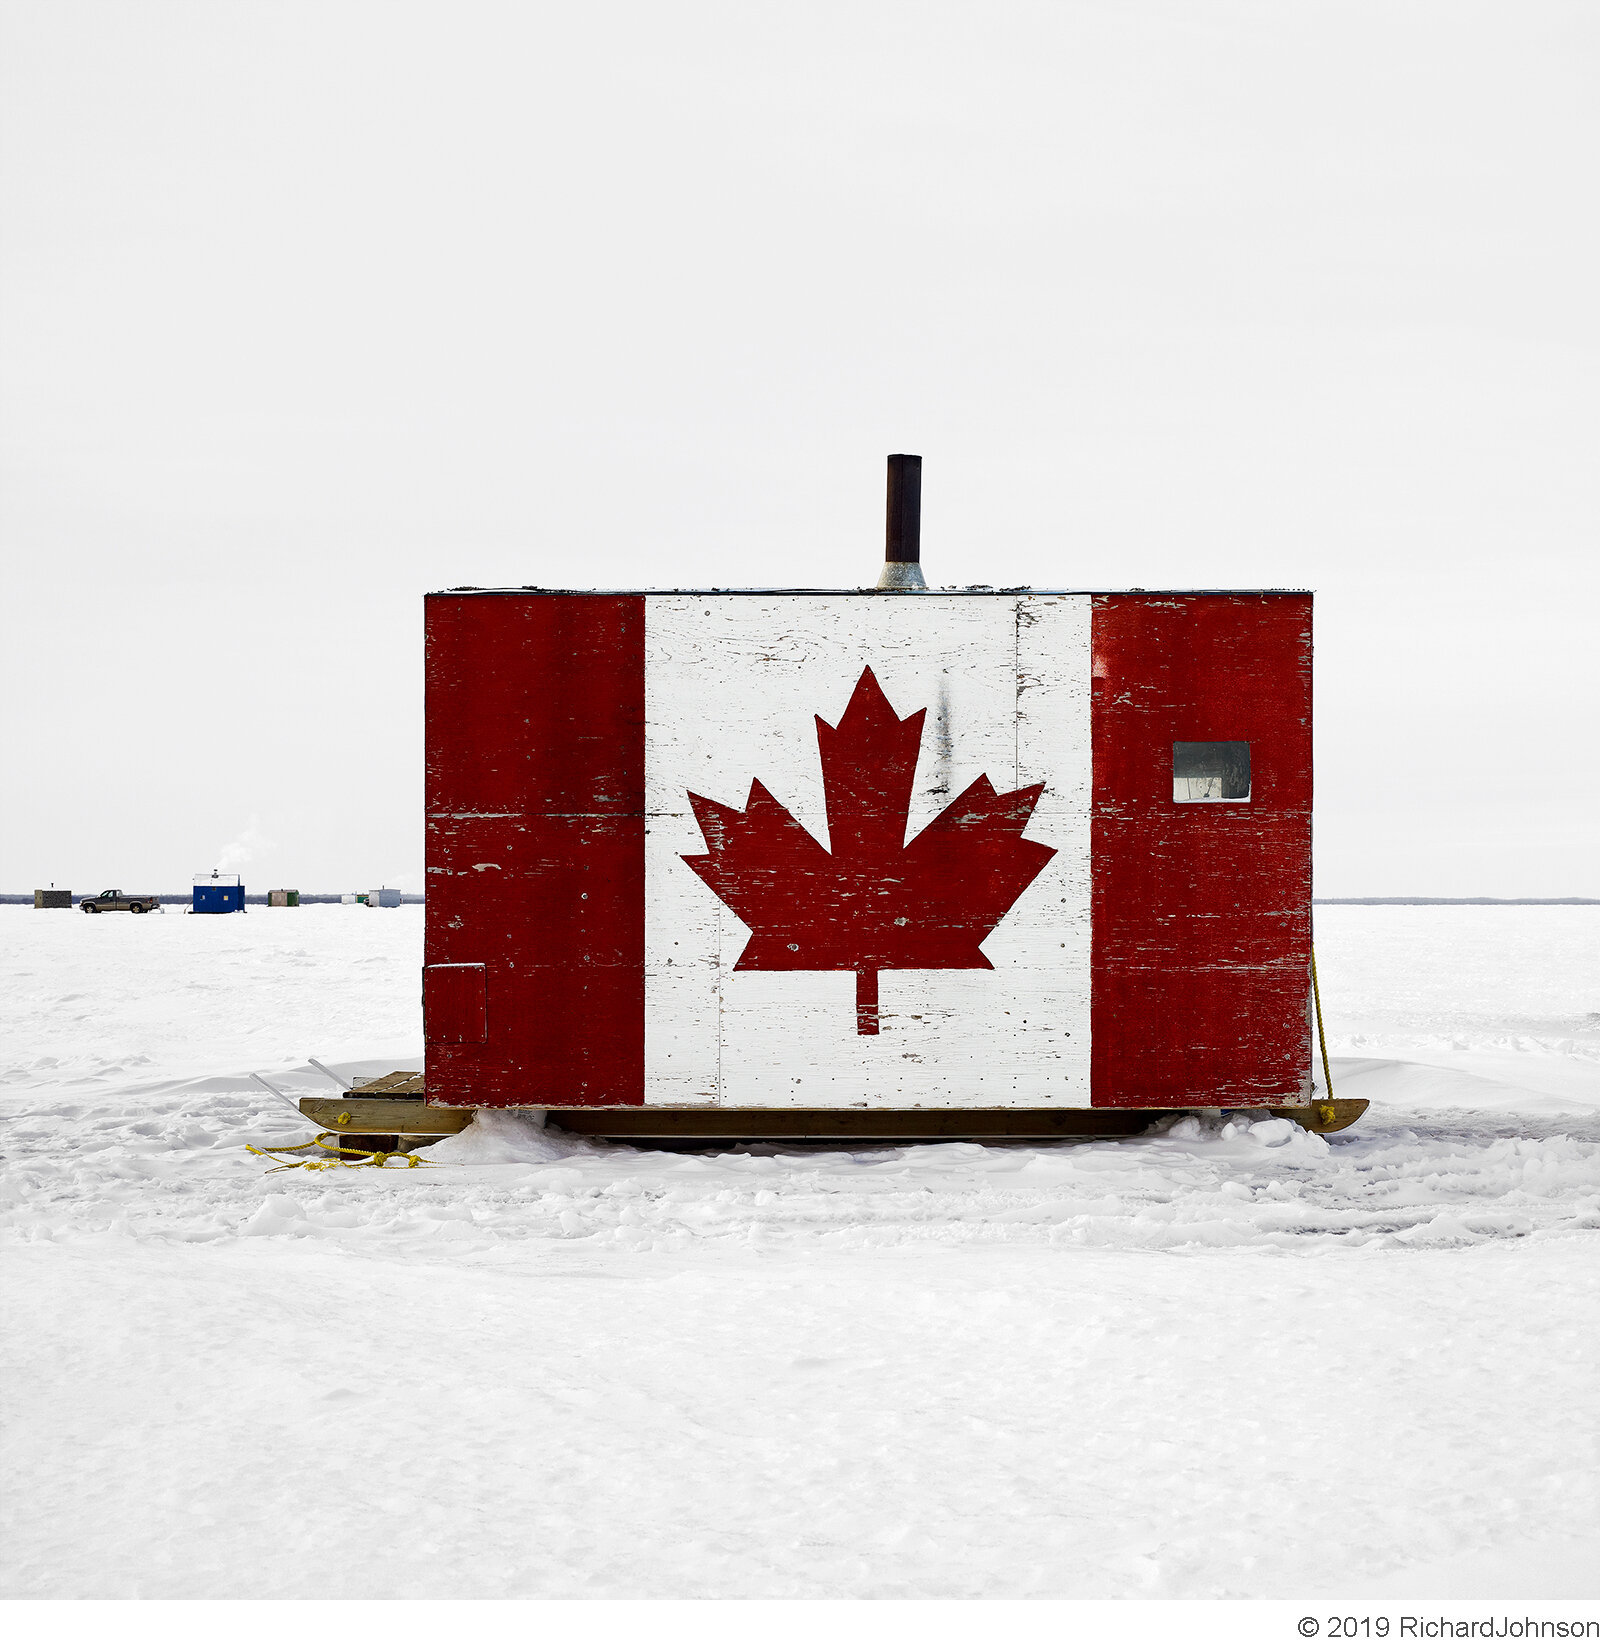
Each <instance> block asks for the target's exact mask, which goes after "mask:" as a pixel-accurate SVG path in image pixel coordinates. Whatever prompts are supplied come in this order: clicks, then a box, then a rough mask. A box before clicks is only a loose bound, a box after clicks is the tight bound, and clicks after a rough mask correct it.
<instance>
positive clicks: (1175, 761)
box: [1172, 739, 1250, 802]
mask: <svg viewBox="0 0 1600 1650" xmlns="http://www.w3.org/2000/svg"><path fill="white" fill-rule="evenodd" d="M1172 800H1173V801H1174V802H1248V801H1249V800H1250V744H1249V741H1248V740H1244V739H1222V740H1210V741H1206V742H1199V741H1194V740H1189V741H1185V740H1174V741H1173V745H1172Z"/></svg>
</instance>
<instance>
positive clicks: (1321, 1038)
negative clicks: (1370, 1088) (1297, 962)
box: [1311, 946, 1333, 1123]
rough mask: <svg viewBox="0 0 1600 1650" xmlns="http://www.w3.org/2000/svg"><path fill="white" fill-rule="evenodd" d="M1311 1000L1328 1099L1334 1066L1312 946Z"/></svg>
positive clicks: (1315, 952) (1331, 1089)
mask: <svg viewBox="0 0 1600 1650" xmlns="http://www.w3.org/2000/svg"><path fill="white" fill-rule="evenodd" d="M1311 1001H1312V1002H1313V1003H1314V1004H1315V1005H1316V1010H1317V1041H1318V1043H1320V1044H1321V1045H1322V1080H1323V1082H1324V1083H1325V1084H1326V1085H1327V1088H1328V1099H1329V1100H1332V1099H1333V1068H1332V1067H1331V1066H1329V1064H1328V1037H1327V1033H1326V1032H1325V1031H1323V1029H1322V993H1321V992H1320V991H1319V990H1318V989H1317V950H1316V947H1315V946H1313V947H1312V948H1311ZM1323 1121H1324V1122H1326V1123H1331V1122H1332V1121H1333V1119H1332V1118H1331V1117H1328V1118H1324V1119H1323Z"/></svg>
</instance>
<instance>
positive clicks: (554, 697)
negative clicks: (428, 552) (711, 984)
mask: <svg viewBox="0 0 1600 1650" xmlns="http://www.w3.org/2000/svg"><path fill="white" fill-rule="evenodd" d="M426 631H427V773H428V778H427V788H428V795H427V813H428V872H427V899H428V905H427V943H426V957H425V960H426V963H427V964H428V965H429V966H430V967H431V966H435V965H438V964H442V963H482V964H484V965H485V981H486V990H485V999H486V1005H487V1006H486V1015H485V1036H484V1040H483V1041H481V1042H472V1041H453V1040H445V1039H444V1038H443V1037H441V1038H439V1039H437V1040H436V1039H435V1038H434V1037H433V1035H432V1032H431V1031H430V1033H429V1041H428V1054H427V1091H428V1099H429V1101H430V1102H432V1103H433V1104H437V1105H448V1106H555V1105H561V1106H582V1105H613V1106H614V1105H637V1104H639V1103H640V1102H641V1101H642V1099H643V1094H644V598H643V597H642V596H600V595H595V596H587V595H584V596H556V595H534V594H524V593H521V592H494V593H485V594H480V595H463V596H455V595H438V596H429V597H428V598H427V603H426ZM441 1029H443V1025H442V1022H441Z"/></svg>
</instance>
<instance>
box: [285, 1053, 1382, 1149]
mask: <svg viewBox="0 0 1600 1650" xmlns="http://www.w3.org/2000/svg"><path fill="white" fill-rule="evenodd" d="M1366 1109H1367V1102H1366V1101H1365V1100H1322V1101H1313V1102H1312V1103H1311V1104H1310V1105H1306V1106H1274V1107H1272V1108H1270V1110H1264V1111H1263V1112H1262V1115H1263V1116H1270V1117H1286V1118H1288V1119H1289V1121H1290V1122H1292V1123H1298V1124H1299V1125H1300V1126H1301V1128H1303V1129H1308V1130H1310V1131H1311V1132H1312V1133H1313V1134H1336V1133H1338V1131H1339V1130H1340V1129H1347V1128H1349V1126H1350V1125H1351V1124H1352V1123H1354V1122H1355V1121H1356V1119H1357V1118H1359V1117H1360V1116H1361V1115H1362V1114H1363V1113H1364V1112H1365V1111H1366ZM300 1110H301V1111H302V1112H304V1113H305V1115H306V1116H307V1117H308V1118H310V1119H311V1121H312V1122H314V1123H315V1124H317V1126H318V1127H319V1128H323V1129H327V1130H329V1131H330V1132H332V1133H335V1134H338V1135H339V1136H340V1137H341V1139H342V1140H343V1141H345V1143H346V1144H349V1145H356V1144H357V1143H358V1142H363V1143H364V1142H367V1141H380V1140H384V1141H387V1142H388V1144H382V1145H370V1146H369V1145H366V1144H362V1145H361V1146H360V1149H361V1150H370V1151H395V1150H405V1149H407V1147H408V1146H416V1145H420V1144H424V1143H428V1142H432V1141H435V1140H440V1139H443V1138H444V1137H445V1136H446V1135H451V1134H459V1133H460V1132H461V1130H462V1129H464V1128H465V1127H466V1126H467V1124H468V1123H470V1122H471V1121H472V1119H473V1115H474V1113H473V1112H472V1111H470V1110H467V1109H465V1108H456V1107H446V1106H430V1105H427V1104H426V1103H425V1101H424V1097H423V1078H422V1073H421V1072H420V1071H393V1072H390V1073H389V1075H388V1076H387V1077H378V1078H375V1079H374V1080H373V1081H371V1082H370V1083H360V1084H357V1085H356V1086H355V1087H354V1088H350V1089H346V1090H345V1092H344V1095H343V1096H342V1097H341V1098H340V1099H337V1100H333V1099H323V1098H320V1097H312V1098H308V1099H305V1100H302V1101H301V1102H300ZM545 1115H546V1117H547V1118H548V1119H549V1121H551V1122H552V1123H556V1124H558V1125H559V1126H560V1127H561V1128H563V1129H566V1130H568V1131H569V1132H570V1133H572V1134H584V1135H589V1136H591V1137H593V1138H595V1139H600V1140H616V1141H627V1142H632V1143H634V1144H640V1145H643V1144H651V1145H658V1144H677V1145H711V1144H715V1143H719V1142H722V1143H732V1142H735V1141H741V1140H807V1141H817V1142H822V1141H851V1142H855V1143H857V1144H859V1143H862V1142H865V1141H900V1142H904V1143H912V1142H917V1141H924V1142H926V1141H941V1140H978V1141H996V1142H1004V1141H1022V1140H1074V1139H1077V1140H1088V1139H1117V1138H1126V1137H1128V1136H1131V1135H1137V1134H1142V1133H1143V1132H1144V1131H1145V1130H1146V1129H1147V1128H1149V1127H1150V1125H1151V1124H1152V1123H1155V1122H1158V1121H1160V1119H1162V1118H1164V1117H1172V1116H1175V1115H1188V1114H1187V1113H1182V1112H1175V1111H1172V1110H1154V1109H1151V1110H1128V1109H1121V1108H1112V1107H1106V1108H1102V1109H1099V1110H1088V1109H1076V1110H1024V1109H1020V1108H1017V1107H1005V1108H998V1107H996V1108H983V1109H979V1108H960V1109H957V1108H954V1107H952V1108H949V1109H932V1108H921V1109H917V1110H910V1109H906V1110H882V1111H880V1110H877V1109H872V1110H867V1109H859V1110H853V1111H803V1110H765V1109H763V1110H739V1111H733V1110H727V1109H724V1108H720V1107H712V1106H706V1107H689V1106H683V1107H676V1106H569V1107H560V1108H555V1109H551V1110H547V1111H546V1114H545Z"/></svg>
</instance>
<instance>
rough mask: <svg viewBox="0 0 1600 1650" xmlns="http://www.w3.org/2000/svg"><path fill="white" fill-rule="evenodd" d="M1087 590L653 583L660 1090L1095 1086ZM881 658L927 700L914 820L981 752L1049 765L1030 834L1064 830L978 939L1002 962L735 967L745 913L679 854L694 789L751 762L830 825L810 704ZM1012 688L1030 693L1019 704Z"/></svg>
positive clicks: (746, 1096) (848, 1095) (905, 687)
mask: <svg viewBox="0 0 1600 1650" xmlns="http://www.w3.org/2000/svg"><path fill="white" fill-rule="evenodd" d="M1088 632H1089V604H1088V600H1087V598H1084V597H1051V598H1023V599H1022V603H1021V610H1020V611H1019V601H1018V598H1016V597H1014V596H1001V595H949V596H946V595H939V594H927V595H915V596H910V595H907V596H867V595H862V596H766V595H759V596H758V595H751V596H683V595H676V596H651V597H649V598H648V599H647V602H646V609H645V712H646V731H645V775H646V777H645V794H646V808H647V810H648V813H649V815H650V817H649V820H648V822H647V824H648V832H647V836H646V872H645V876H646V937H645V951H646V984H645V1089H646V1100H647V1102H648V1103H650V1104H657V1105H689V1104H711V1103H716V1104H721V1105H726V1106H795V1105H805V1106H830V1105H848V1106H862V1105H873V1104H877V1105H887V1106H993V1105H1008V1104H1009V1105H1019V1106H1042V1105H1049V1106H1067V1105H1087V1104H1088V1103H1089V929H1088V862H1089V827H1088V804H1089V774H1090V768H1089V762H1090V749H1089V643H1088ZM865 666H871V668H872V670H873V672H874V674H875V675H876V676H877V678H878V681H879V683H880V685H881V686H882V688H883V690H884V693H885V694H886V695H887V697H888V699H889V701H890V703H891V704H892V705H893V706H894V708H895V711H896V712H897V713H898V715H900V716H901V717H906V716H909V715H910V714H911V713H912V712H914V711H917V710H921V709H926V711H927V717H926V721H925V725H924V729H923V739H922V747H921V751H920V755H919V759H918V764H917V771H916V780H915V784H914V788H913V794H912V801H911V809H910V818H909V832H908V834H909V835H911V836H914V835H915V834H916V833H917V832H918V831H920V830H921V829H922V828H923V827H924V826H925V825H927V824H928V823H929V822H930V821H931V820H932V819H933V818H934V817H935V816H936V815H938V814H939V813H940V812H941V811H942V810H943V809H944V807H945V806H946V805H947V804H948V803H949V802H950V801H952V800H953V799H954V798H955V797H956V796H957V795H958V794H959V793H960V792H961V791H962V790H963V789H964V788H965V787H966V786H967V785H969V784H970V783H971V782H972V781H973V780H975V779H976V778H977V777H978V776H979V775H980V774H984V773H986V774H987V775H988V776H989V779H990V781H991V783H993V784H994V786H995V787H996V789H997V790H1001V791H1007V790H1012V789H1014V788H1016V787H1017V786H1018V785H1019V784H1021V785H1028V784H1033V783H1037V782H1040V781H1043V782H1044V784H1045V787H1046V788H1045V791H1044V794H1043V796H1042V797H1041V799H1040V805H1039V808H1038V810H1037V811H1036V813H1035V815H1034V821H1033V823H1032V824H1030V826H1029V828H1028V830H1027V832H1026V833H1025V834H1026V835H1027V836H1028V837H1029V838H1030V839H1031V840H1034V841H1040V842H1045V843H1048V844H1049V845H1050V846H1051V847H1053V848H1055V849H1057V853H1056V855H1055V857H1054V858H1053V859H1052V860H1051V861H1050V862H1049V864H1047V865H1046V866H1045V868H1044V870H1043V871H1042V872H1041V873H1040V874H1039V876H1038V877H1037V878H1036V879H1035V880H1034V882H1033V883H1032V884H1031V885H1030V886H1029V887H1028V888H1027V889H1026V890H1025V891H1024V892H1023V894H1022V895H1021V897H1020V898H1019V899H1018V900H1017V902H1016V904H1015V905H1014V906H1013V907H1012V909H1011V911H1010V912H1009V914H1008V915H1007V916H1006V917H1005V918H1003V919H1002V921H1001V922H1000V924H999V926H998V927H997V928H996V929H995V930H994V932H993V933H992V934H991V935H990V936H989V938H988V939H987V940H986V941H985V942H984V944H983V951H984V954H985V955H986V956H987V957H988V958H989V959H990V961H991V962H992V963H993V964H994V965H995V966H994V969H993V970H992V971H990V970H957V969H922V970H896V971H885V972H884V973H882V974H881V975H880V978H879V986H880V1001H881V1005H882V1012H881V1025H882V1031H881V1033H880V1034H879V1035H878V1036H875V1037H871V1036H868V1037H864V1036H861V1035H859V1034H858V1033H857V1031H856V1016H855V979H854V976H853V975H851V974H848V973H822V972H794V973H784V972H757V971H746V972H742V973H740V972H735V970H734V966H733V965H734V963H735V962H736V960H737V959H738V956H739V953H740V951H741V950H742V949H743V946H744V943H745V941H746V939H748V937H749V929H748V928H746V927H745V925H744V924H743V923H741V922H740V921H739V919H738V918H737V917H736V916H735V915H734V914H733V912H732V911H730V910H729V909H728V908H727V907H726V906H724V905H723V904H722V902H721V901H720V900H719V899H718V898H717V896H716V895H715V894H714V893H712V891H711V890H710V888H708V887H707V886H706V885H705V883H704V882H702V881H701V880H700V878H699V877H698V876H697V875H696V874H695V873H694V872H693V871H692V870H691V869H690V868H689V867H688V866H687V865H685V864H684V863H683V859H682V857H681V856H682V855H684V854H696V853H703V852H704V851H705V843H704V840H703V838H702V837H701V834H700V830H699V827H698V825H697V824H696V822H695V819H694V815H693V813H692V812H691V810H690V807H689V803H688V797H687V793H688V792H689V791H690V790H694V791H697V792H699V793H700V794H701V795H703V796H708V797H711V798H713V799H715V800H716V801H718V802H721V803H724V804H726V805H728V806H732V807H738V808H742V807H743V806H744V803H745V800H746V797H747V795H748V793H749V789H750V783H751V781H752V780H753V779H757V778H759V779H760V780H761V782H762V783H763V784H764V785H765V786H766V787H767V788H768V789H769V790H770V791H771V792H772V793H773V795H774V796H775V797H777V799H778V800H779V801H780V802H782V803H783V804H784V805H785V806H786V807H787V808H788V809H789V810H790V812H791V813H792V814H793V815H794V816H795V818H796V819H798V820H799V821H800V823H801V824H802V825H804V826H805V827H806V829H807V830H809V831H810V832H811V834H812V835H813V836H814V837H816V839H817V840H818V841H819V842H820V843H822V844H823V845H824V846H826V845H827V843H828V822H827V815H826V810H825V805H824V800H823V788H822V770H821V764H820V760H819V757H818V752H817V739H816V724H815V720H814V718H815V717H816V716H819V715H820V716H821V717H822V718H823V719H824V720H825V721H827V722H829V723H832V724H837V722H838V720H839V717H840V716H841V714H842V713H843V711H844V708H845V705H846V703H847V701H848V700H849V697H850V694H851V692H852V690H853V689H854V687H855V685H856V682H857V680H858V679H859V677H860V675H861V671H862V669H863V667H865ZM1019 710H1020V715H1019Z"/></svg>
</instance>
